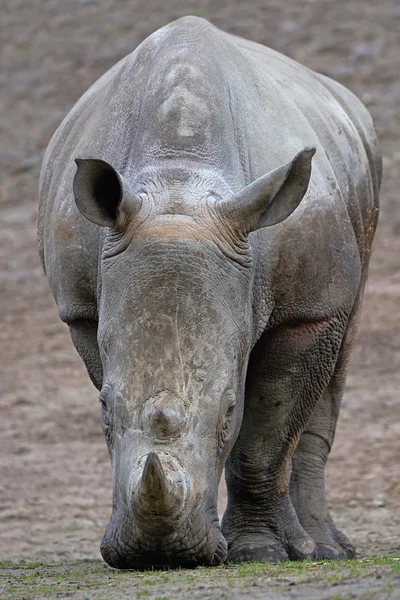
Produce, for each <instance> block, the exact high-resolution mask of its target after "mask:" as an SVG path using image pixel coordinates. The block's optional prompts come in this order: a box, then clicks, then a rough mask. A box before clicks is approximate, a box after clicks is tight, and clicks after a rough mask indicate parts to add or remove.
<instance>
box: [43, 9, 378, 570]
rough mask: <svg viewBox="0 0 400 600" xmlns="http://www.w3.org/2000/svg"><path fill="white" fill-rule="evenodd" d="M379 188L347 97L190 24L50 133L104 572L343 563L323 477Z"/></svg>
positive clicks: (278, 60)
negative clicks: (99, 484) (101, 519)
mask: <svg viewBox="0 0 400 600" xmlns="http://www.w3.org/2000/svg"><path fill="white" fill-rule="evenodd" d="M314 149H315V150H316V152H315V155H314ZM75 159H79V160H77V164H75V162H74V160H75ZM380 173H381V163H380V154H379V150H378V148H377V143H376V138H375V134H374V130H373V127H372V123H371V119H370V116H369V114H368V112H367V111H366V109H365V108H364V106H363V105H362V104H361V103H360V101H359V100H357V99H356V98H355V97H354V96H353V95H352V94H351V93H350V92H349V91H347V90H346V89H345V88H343V87H342V86H341V85H339V84H337V83H335V82H334V81H331V80H330V79H328V78H327V77H324V76H322V75H317V74H315V73H313V72H311V71H309V70H307V69H306V68H304V67H302V66H301V65H299V64H297V63H295V62H294V61H292V60H290V59H288V58H286V57H284V56H282V55H280V54H278V53H276V52H274V51H272V50H270V49H268V48H265V47H263V46H260V45H258V44H255V43H252V42H248V41H245V40H242V39H239V38H236V37H234V36H231V35H228V34H227V33H224V32H222V31H220V30H218V29H216V28H215V27H213V26H212V25H210V24H209V23H208V22H207V21H205V20H203V19H199V18H196V17H184V18H182V19H179V20H177V21H175V22H174V23H172V24H170V25H168V26H167V27H164V28H162V29H160V30H159V31H157V32H156V33H154V34H153V35H151V36H150V37H149V38H148V39H146V40H145V41H144V42H143V43H142V44H141V45H140V46H139V47H138V48H137V49H136V50H135V51H134V52H133V53H132V54H130V55H129V56H127V57H126V58H124V59H123V60H121V61H120V62H119V63H118V64H117V65H116V66H115V67H113V68H112V69H111V70H110V71H109V72H108V73H106V74H105V75H104V76H103V77H102V78H101V79H100V80H99V81H97V82H96V83H95V84H94V85H93V86H92V87H91V88H90V90H89V91H88V92H87V93H86V94H85V95H84V96H83V98H82V99H81V100H80V101H79V102H78V103H77V104H76V106H75V107H74V108H73V109H72V111H71V112H70V113H69V115H68V116H67V117H66V119H65V120H64V121H63V123H62V124H61V126H60V127H59V129H58V130H57V132H56V134H55V135H54V137H53V139H52V141H51V143H50V145H49V148H48V150H47V153H46V156H45V159H44V163H43V169H42V175H41V184H40V196H41V204H40V216H39V246H40V254H41V258H42V262H43V266H44V269H45V272H46V274H47V277H48V280H49V283H50V287H51V290H52V293H53V295H54V298H55V300H56V302H57V305H58V308H59V313H60V317H61V319H62V320H63V321H64V322H65V323H67V324H68V326H69V328H70V332H71V336H72V340H73V342H74V344H75V346H76V348H77V350H78V352H79V354H80V355H81V357H82V359H83V361H84V362H85V365H86V367H87V370H88V372H89V375H90V377H91V379H92V381H93V383H94V384H95V386H96V387H97V388H98V389H99V390H101V392H100V400H101V406H102V423H103V430H104V434H105V437H106V440H107V444H108V448H109V452H110V457H111V464H112V472H113V508H112V516H111V520H110V522H109V524H108V527H107V530H106V533H105V535H104V538H103V542H102V545H101V551H102V554H103V557H104V559H105V560H106V561H107V563H108V564H110V565H111V566H114V567H140V566H150V565H162V564H169V565H196V564H209V565H212V564H218V563H220V562H221V561H224V560H225V559H226V557H228V559H230V560H232V561H242V560H250V559H259V560H264V561H270V560H272V561H276V560H284V559H287V558H288V557H289V558H291V559H301V558H311V557H318V558H324V557H327V558H343V557H346V556H352V555H353V553H354V549H353V548H352V546H351V545H350V544H349V542H348V541H347V539H346V538H345V536H344V535H343V534H342V533H340V532H339V531H338V530H337V529H336V528H335V526H334V524H333V522H332V519H331V517H330V515H329V511H328V508H327V502H326V497H325V488H324V469H325V463H326V459H327V456H328V454H329V451H330V448H331V445H332V441H333V436H334V430H335V424H336V420H337V416H338V411H339V404H340V400H341V396H342V391H343V385H344V379H345V369H346V364H347V361H348V356H349V350H350V346H351V343H352V339H353V335H354V330H355V325H356V321H357V315H358V313H359V308H360V304H361V298H362V293H363V288H364V283H365V279H366V271H367V264H368V258H369V253H370V247H371V243H372V239H373V234H374V230H375V226H376V220H377V206H378V191H379V185H380ZM224 466H225V467H226V479H227V486H228V493H229V502H228V508H227V511H226V514H225V516H224V519H223V522H222V533H221V529H220V525H219V522H218V516H217V508H216V506H217V488H218V482H219V480H220V477H221V473H222V470H223V467H224Z"/></svg>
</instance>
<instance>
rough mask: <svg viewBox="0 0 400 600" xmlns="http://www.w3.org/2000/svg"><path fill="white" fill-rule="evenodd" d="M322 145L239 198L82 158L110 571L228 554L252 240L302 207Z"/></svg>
mask: <svg viewBox="0 0 400 600" xmlns="http://www.w3.org/2000/svg"><path fill="white" fill-rule="evenodd" d="M314 152H315V150H313V149H306V150H304V151H302V152H300V153H299V154H297V155H296V156H295V157H294V158H293V160H292V161H290V162H289V163H288V164H285V165H283V166H282V167H280V168H278V169H276V170H274V171H272V172H270V173H268V174H267V175H265V176H263V177H261V178H260V179H258V180H256V181H255V182H254V183H252V184H251V185H249V186H248V187H246V188H244V189H243V190H242V191H241V192H239V193H236V194H232V193H231V192H230V190H229V188H228V187H227V185H226V183H225V182H224V180H223V178H222V177H221V176H220V175H219V174H218V173H215V172H212V171H210V170H208V169H204V168H198V169H196V170H195V171H193V170H192V169H186V168H185V167H184V166H182V165H178V166H175V167H168V168H165V167H163V168H157V169H155V168H147V169H144V170H143V171H142V172H140V173H139V175H137V176H135V181H134V183H132V182H131V181H129V182H128V181H127V179H125V178H124V177H123V176H122V175H121V174H120V173H118V172H117V171H116V170H114V169H113V167H111V166H110V165H109V164H108V163H106V162H104V161H102V160H95V159H77V160H76V162H77V167H78V168H77V172H76V175H75V178H74V195H75V200H76V204H77V206H78V209H79V210H80V212H81V213H82V215H83V216H84V217H86V218H87V219H89V220H90V221H92V222H93V223H96V224H97V225H99V226H100V227H103V228H105V229H104V236H103V237H102V238H101V239H102V240H103V244H102V251H101V264H100V267H99V269H100V281H99V285H98V287H99V292H98V314H99V321H98V346H99V351H100V356H101V362H102V367H103V387H102V390H101V393H100V401H101V406H102V427H103V431H104V435H105V438H106V441H107V445H108V449H109V453H110V458H111V464H112V474H113V508H112V516H111V519H110V522H109V524H108V526H107V529H106V532H105V535H104V538H103V541H102V545H101V552H102V555H103V557H104V559H105V561H106V562H107V563H108V564H109V565H111V566H113V567H119V568H135V567H148V566H155V565H166V564H168V565H187V566H194V565H197V564H206V565H213V564H218V563H220V562H223V561H224V560H225V558H226V553H227V545H226V542H225V539H224V537H223V536H222V534H221V531H220V525H219V520H218V514H217V491H218V484H219V480H220V478H221V474H222V470H223V467H224V464H225V461H226V459H227V456H228V454H229V452H230V450H231V449H232V447H233V444H234V443H235V440H236V438H237V436H238V434H239V430H240V426H241V421H242V415H243V408H244V388H245V377H246V368H247V362H248V358H249V354H250V351H251V349H252V345H253V344H254V316H253V309H252V304H253V279H254V268H253V263H254V259H253V257H252V252H253V251H252V250H251V248H250V245H249V234H250V232H253V231H256V230H258V229H260V228H262V227H267V226H270V225H275V224H277V223H279V222H281V221H283V220H284V219H285V218H286V217H288V216H289V215H290V214H291V213H292V211H293V210H294V209H295V208H296V207H297V205H298V204H299V202H300V201H301V199H302V198H303V196H304V194H305V192H306V190H307V186H308V183H309V178H310V171H311V158H312V155H313V154H314Z"/></svg>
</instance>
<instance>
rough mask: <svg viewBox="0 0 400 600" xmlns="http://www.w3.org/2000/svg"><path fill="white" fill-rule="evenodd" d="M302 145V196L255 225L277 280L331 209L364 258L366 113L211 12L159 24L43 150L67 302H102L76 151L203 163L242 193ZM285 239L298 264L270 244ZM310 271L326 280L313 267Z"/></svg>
mask: <svg viewBox="0 0 400 600" xmlns="http://www.w3.org/2000/svg"><path fill="white" fill-rule="evenodd" d="M305 146H315V147H316V148H317V153H316V155H315V157H314V160H313V175H312V182H311V185H310V187H309V191H308V193H307V195H306V197H305V199H304V200H303V202H302V203H301V205H300V207H299V208H298V209H297V210H296V211H295V213H294V214H293V215H292V217H290V218H289V219H288V220H287V221H286V222H285V226H283V225H282V226H281V225H278V226H276V227H273V228H271V229H270V230H268V232H267V231H265V232H260V233H258V234H254V235H252V236H251V243H252V245H253V246H254V248H255V249H256V254H257V256H258V265H260V267H259V268H260V269H261V270H264V271H265V272H264V275H263V278H262V279H263V281H265V282H267V280H268V282H269V285H270V286H271V285H272V286H274V285H275V283H274V281H272V279H273V278H274V275H273V274H274V273H276V270H277V269H279V268H280V267H281V266H282V265H283V264H284V266H285V268H286V270H287V272H288V276H289V275H290V273H292V276H294V272H293V268H294V267H293V266H291V264H297V265H302V269H304V264H306V262H307V255H308V253H309V252H310V251H311V252H312V251H313V250H312V246H311V244H312V243H316V239H315V235H316V234H315V230H317V231H318V232H319V233H318V236H319V242H318V244H319V245H320V246H321V248H323V247H324V244H325V246H326V233H325V234H323V233H322V231H321V229H326V228H327V227H328V226H327V224H326V223H327V222H328V221H326V223H325V225H323V224H322V221H321V218H320V215H321V214H326V216H327V219H329V217H330V216H331V217H334V218H333V221H331V223H332V222H335V226H334V227H333V228H332V225H331V229H332V231H331V237H332V238H335V240H336V242H335V248H340V247H343V244H345V245H347V246H348V247H350V246H351V248H350V250H351V254H352V256H353V255H354V247H353V240H354V242H355V244H356V246H357V249H358V253H359V256H360V257H361V260H362V259H363V256H364V254H365V252H366V246H367V245H368V240H367V241H366V238H367V237H368V234H367V231H368V228H370V226H371V224H370V223H371V219H372V220H373V219H374V218H375V213H374V212H373V211H374V209H375V207H376V205H377V190H378V187H379V178H380V175H379V156H378V152H377V149H376V141H375V135H374V132H373V128H372V125H371V123H370V118H369V116H368V113H367V111H366V109H365V108H364V107H363V106H362V104H361V103H360V102H359V101H357V100H356V99H355V98H354V96H352V95H351V94H350V92H347V91H343V88H341V86H339V85H338V84H335V83H333V82H330V80H327V78H323V77H322V76H318V75H316V74H314V73H313V72H311V71H309V70H307V69H306V68H304V67H302V66H301V65H299V64H297V63H295V62H294V61H292V60H290V59H288V58H286V57H284V56H282V55H280V54H278V53H276V52H274V51H272V50H269V49H267V48H265V47H263V46H260V45H259V44H255V43H252V42H247V41H245V40H242V39H240V38H236V37H234V36H231V35H229V34H226V33H224V32H222V31H220V30H218V29H217V28H215V27H214V26H212V25H210V24H209V23H208V22H207V21H205V20H203V19H199V18H196V17H185V18H182V19H179V20H178V21H175V22H174V23H172V24H170V25H168V26H166V27H164V28H163V29H161V30H159V31H158V32H156V33H155V34H153V35H151V36H150V37H149V38H147V39H146V40H145V41H144V42H143V43H142V44H141V45H140V46H139V47H138V48H137V49H136V50H135V51H134V52H133V53H131V54H130V55H128V56H127V57H126V58H125V59H123V60H122V61H120V62H119V63H118V64H117V65H116V66H115V67H113V68H112V69H111V70H110V71H109V72H108V73H106V74H105V75H104V76H103V77H102V78H101V79H100V80H99V81H97V82H96V83H95V84H94V85H93V86H92V87H91V88H90V89H89V90H88V92H87V93H86V94H85V95H84V96H83V97H82V98H81V100H80V101H79V102H78V103H77V104H76V106H75V107H74V108H73V109H72V111H71V112H70V113H69V115H68V116H67V117H66V119H65V120H64V121H63V123H62V124H61V125H60V127H59V129H58V130H57V132H56V133H55V135H54V137H53V139H52V141H51V143H50V146H49V149H48V151H47V153H46V156H45V159H44V163H43V168H42V175H41V184H40V195H41V205H40V214H39V247H40V250H41V256H42V261H43V265H44V268H45V270H46V273H47V275H48V277H49V281H50V286H51V289H52V291H53V294H54V296H55V298H56V300H57V302H58V304H59V306H60V305H61V306H71V305H76V306H77V307H78V308H77V310H78V311H79V310H82V309H81V308H80V307H81V306H83V305H85V306H87V307H88V308H87V309H85V310H88V311H89V312H95V310H96V296H97V269H98V259H99V248H100V247H101V240H102V235H103V233H102V231H101V229H100V228H99V227H97V226H95V225H93V224H91V223H88V222H87V221H86V220H85V219H84V218H83V217H82V216H81V215H80V213H79V212H78V210H77V208H76V206H75V203H74V200H73V195H72V179H73V175H74V172H75V167H74V162H73V160H74V158H75V157H85V158H88V157H93V158H101V159H103V160H106V161H108V162H110V163H111V164H112V165H113V166H114V168H116V169H117V170H118V171H119V172H121V173H122V174H123V175H124V177H125V178H127V179H128V180H129V181H131V182H132V183H134V181H135V177H136V176H137V173H138V172H139V171H140V170H141V169H143V168H144V167H146V165H149V164H151V165H152V166H157V165H158V164H165V163H166V162H171V163H172V162H174V161H178V162H179V163H180V164H182V163H185V164H187V165H188V166H192V168H196V166H197V165H200V164H206V165H207V167H211V168H213V169H215V170H216V171H218V172H219V173H221V174H222V175H223V177H224V180H225V181H226V183H227V185H228V187H229V188H230V189H231V190H232V192H235V191H237V190H239V189H241V188H242V187H243V186H244V185H246V184H248V183H250V182H251V181H253V180H254V179H256V178H257V177H259V176H261V175H263V174H265V173H266V172H268V171H270V170H272V169H274V168H276V167H279V166H280V165H281V164H283V163H285V162H287V161H288V160H290V159H291V158H292V157H293V155H294V154H296V153H297V152H298V151H299V150H301V149H303V148H304V147H305ZM193 201H196V199H194V200H193ZM371 211H372V212H371ZM371 215H372V217H371ZM306 224H307V227H305V225H306ZM335 228H336V229H339V230H341V231H340V234H339V235H338V232H337V231H336V230H335ZM307 231H308V232H314V234H315V235H314V238H313V235H311V233H307ZM308 238H309V239H308ZM311 238H313V239H311ZM307 240H308V241H307ZM289 245H290V248H291V251H290V252H289V253H286V255H285V256H286V257H287V256H289V257H290V260H292V263H290V261H289V259H287V258H282V252H281V251H277V250H275V248H276V247H279V248H287V247H288V246H289ZM317 247H318V245H317ZM293 248H296V257H293V256H292V254H293ZM367 250H368V251H369V248H367ZM335 252H336V251H335ZM325 258H326V257H325ZM328 258H331V257H328ZM271 259H272V260H271ZM294 259H295V260H294ZM332 260H333V258H332ZM346 260H347V259H346ZM267 262H270V264H271V267H270V268H269V269H266V267H265V265H266V264H267ZM289 263H290V264H289ZM340 268H341V265H338V271H340ZM308 270H309V271H310V281H311V280H313V281H314V282H315V286H316V287H318V286H319V285H320V282H319V281H318V277H315V275H316V273H315V270H316V267H313V268H311V267H308ZM289 272H290V273H289ZM349 277H350V278H351V277H352V274H349ZM313 278H314V279H313ZM281 280H282V281H283V279H282V278H281ZM277 287H279V286H277ZM282 293H283V292H282ZM294 293H295V292H294ZM296 293H297V292H296ZM61 312H62V311H61Z"/></svg>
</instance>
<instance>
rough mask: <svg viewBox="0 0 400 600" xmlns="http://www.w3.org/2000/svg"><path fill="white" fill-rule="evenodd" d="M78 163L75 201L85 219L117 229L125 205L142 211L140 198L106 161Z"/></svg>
mask: <svg viewBox="0 0 400 600" xmlns="http://www.w3.org/2000/svg"><path fill="white" fill-rule="evenodd" d="M75 162H76V165H77V171H76V173H75V177H74V182H73V190H74V196H75V202H76V206H77V207H78V209H79V211H80V212H81V213H82V215H83V216H84V217H86V219H88V220H89V221H92V223H96V225H100V227H114V225H115V224H116V222H117V218H118V214H119V213H120V210H121V205H122V203H129V204H130V205H131V207H132V205H133V207H134V209H135V208H136V210H138V209H139V208H140V199H139V198H138V197H137V196H134V195H133V194H132V193H131V192H130V190H129V185H128V183H127V181H126V180H125V179H124V178H123V177H122V175H120V174H119V173H118V172H117V171H116V170H115V169H114V168H113V167H112V166H111V165H109V164H108V163H107V162H106V161H104V160H100V159H95V158H76V159H75ZM131 210H132V208H131Z"/></svg>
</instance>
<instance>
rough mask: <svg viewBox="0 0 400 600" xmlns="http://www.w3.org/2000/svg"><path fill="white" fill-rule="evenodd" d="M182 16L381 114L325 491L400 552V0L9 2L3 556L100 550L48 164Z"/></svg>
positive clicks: (0, 396) (89, 437) (94, 460)
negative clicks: (334, 86)
mask: <svg viewBox="0 0 400 600" xmlns="http://www.w3.org/2000/svg"><path fill="white" fill-rule="evenodd" d="M185 14H195V15H198V16H202V17H205V18H207V19H209V20H210V21H211V22H212V23H214V24H215V25H217V26H218V27H220V28H222V29H225V30H227V31H229V32H231V33H235V34H237V35H240V36H243V37H246V38H250V39H252V40H255V41H258V42H260V43H262V44H265V45H267V46H271V47H272V48H274V49H276V50H278V51H280V52H282V53H284V54H287V55H288V56H291V57H292V58H294V59H296V60H298V61H300V62H301V63H303V64H304V65H306V66H308V67H310V68H311V69H314V70H316V71H319V72H321V73H324V74H325V75H328V76H329V77H333V78H334V79H337V80H338V81H340V82H341V83H343V84H344V85H346V86H347V87H349V88H350V89H351V90H352V91H353V92H355V93H356V94H357V95H358V96H359V97H360V98H361V99H362V100H363V102H364V103H365V104H366V105H367V107H368V108H369V110H370V112H371V114H372V116H373V119H374V122H375V125H376V129H377V132H378V135H379V138H380V141H381V146H382V150H383V162H384V179H383V186H382V194H381V215H380V223H379V228H378V234H377V237H376V241H375V244H374V251H373V255H372V260H371V267H370V277H369V283H368V287H367V293H366V300H365V304H364V312H363V317H362V322H361V327H360V331H359V335H358V341H357V345H356V347H355V349H354V352H353V357H352V362H351V367H350V370H349V376H348V384H347V391H346V396H345V402H344V405H343V408H342V412H341V417H340V422H339V426H338V431H337V436H336V441H335V445H334V450H333V452H332V455H331V459H330V463H329V472H328V489H329V499H330V504H331V507H332V511H333V515H334V517H335V518H336V521H337V523H338V525H339V526H340V527H341V528H343V530H344V531H345V532H346V534H347V535H348V536H349V537H350V538H351V540H352V541H353V542H355V543H356V544H357V546H358V550H359V553H360V555H361V556H366V555H372V554H379V553H386V554H399V553H400V550H399V539H400V444H399V439H400V419H399V411H400V409H399V402H398V396H399V389H400V368H399V367H400V306H399V301H400V271H399V260H400V202H399V190H400V147H399V134H400V113H399V106H400V79H399V74H400V73H399V42H400V4H399V2H398V0H380V2H376V1H375V0H308V1H307V0H301V1H299V0H298V1H295V0H287V1H286V2H282V1H281V0H252V1H249V2H234V1H232V0H229V1H228V0H208V1H203V2H200V1H197V2H196V1H193V0H190V1H187V0H185V1H183V0H140V1H139V0H137V1H129V0H127V1H124V0H120V1H117V0H115V1H111V0H100V1H94V0H64V1H63V2H60V0H30V1H29V2H27V1H25V0H2V3H1V7H0V20H1V23H2V33H1V46H2V66H3V69H2V74H1V84H2V85H1V89H2V92H1V97H0V102H1V113H0V114H1V117H0V119H1V129H2V137H1V147H0V156H1V159H0V163H1V179H0V193H1V223H2V228H1V235H0V302H1V312H0V314H1V329H0V335H1V342H2V344H1V349H0V352H1V355H0V370H1V372H0V434H1V443H0V447H1V453H0V559H18V558H25V559H36V560H38V559H52V558H58V559H61V558H78V557H97V556H99V543H100V538H101V536H102V534H103V531H104V528H105V525H106V523H107V521H108V517H109V514H110V511H111V478H110V467H109V464H108V455H107V451H106V448H105V443H104V441H103V436H102V433H101V430H100V425H99V408H98V402H97V393H96V390H95V389H94V388H93V386H92V384H91V383H90V381H89V378H88V376H87V374H86V372H85V370H84V367H83V364H82V363H81V361H80V359H79V357H78V355H77V354H76V352H75V350H74V348H73V346H72V342H71V341H70V338H69V333H68V329H67V327H66V326H65V325H63V324H62V323H61V322H60V321H59V319H58V316H57V311H56V307H55V304H54V302H53V300H52V298H51V296H50V293H49V291H48V289H47V282H46V279H45V277H44V275H43V273H42V270H41V267H40V264H39V259H38V254H37V249H36V217H37V186H38V177H39V170H40V163H41V159H42V156H43V152H44V150H45V148H46V146H47V144H48V142H49V140H50V137H51V135H52V134H53V132H54V131H55V129H56V127H57V126H58V124H59V123H60V121H61V120H62V119H63V117H64V116H65V115H66V114H67V112H68V111H69V110H70V108H71V107H72V106H73V104H74V103H75V102H76V101H77V100H78V98H79V97H80V96H81V94H82V93H83V92H84V91H85V90H86V89H87V88H88V87H89V86H90V85H91V84H92V83H93V82H94V81H95V80H96V79H97V78H98V77H99V76H100V75H101V74H102V73H103V72H104V71H106V70H107V69H108V68H109V67H111V66H112V65H113V64H114V63H115V62H117V61H118V60H119V59H120V58H121V57H123V56H124V55H126V54H127V53H129V52H131V51H132V50H133V49H134V48H135V46H137V45H138V44H139V43H140V42H141V41H142V40H143V39H144V38H145V37H147V36H148V35H149V34H150V33H152V32H153V31H154V30H156V29H158V28H159V27H161V26H163V25H165V24H166V23H168V22H170V21H172V20H173V19H175V18H177V17H179V16H183V15H185ZM221 503H223V499H222V500H221Z"/></svg>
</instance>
